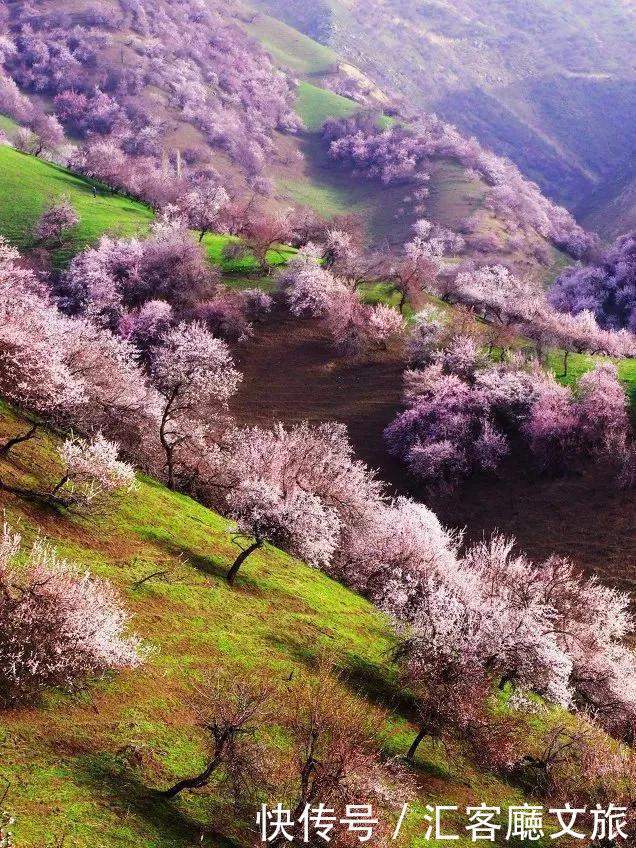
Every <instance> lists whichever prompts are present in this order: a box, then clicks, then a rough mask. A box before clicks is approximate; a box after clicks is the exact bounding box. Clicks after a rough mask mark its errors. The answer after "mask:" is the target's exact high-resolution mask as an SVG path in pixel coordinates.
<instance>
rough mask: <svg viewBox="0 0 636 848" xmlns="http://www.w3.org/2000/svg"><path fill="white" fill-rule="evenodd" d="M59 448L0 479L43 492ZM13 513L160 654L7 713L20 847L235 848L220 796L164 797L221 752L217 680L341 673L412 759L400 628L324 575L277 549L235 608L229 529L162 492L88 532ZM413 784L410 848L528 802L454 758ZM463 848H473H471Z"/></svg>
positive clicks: (443, 755)
mask: <svg viewBox="0 0 636 848" xmlns="http://www.w3.org/2000/svg"><path fill="white" fill-rule="evenodd" d="M1 416H2V417H1V418H0V438H4V437H6V436H7V435H9V434H13V433H15V432H16V431H17V430H20V429H22V427H23V426H24V425H23V423H22V422H20V420H19V419H18V418H17V417H16V416H15V415H14V414H13V413H12V412H11V411H10V410H9V409H8V408H6V407H4V406H3V407H2V408H1ZM55 445H56V442H55V439H54V438H53V437H51V436H46V435H44V436H40V438H39V439H38V440H37V441H36V442H31V443H27V444H24V445H22V446H20V448H19V449H17V450H16V452H15V453H14V454H13V456H12V458H11V461H5V460H3V461H2V462H0V466H1V467H0V473H1V474H2V476H3V478H4V479H5V480H9V481H20V483H21V484H22V485H32V484H34V483H35V484H36V483H37V481H38V479H39V478H40V476H41V475H43V474H46V473H48V472H49V471H50V470H51V468H52V467H54V466H55V459H54V453H55ZM1 504H2V507H3V509H4V510H5V511H6V512H5V514H6V518H7V520H8V521H10V522H11V523H12V524H13V525H18V526H19V529H20V531H21V533H22V535H23V537H24V538H25V540H30V539H32V538H33V537H34V536H35V534H37V533H43V534H45V535H46V536H47V537H49V538H50V539H51V540H52V542H54V543H55V544H56V545H57V547H58V549H59V551H60V553H61V554H62V555H64V556H67V557H69V558H71V559H73V560H74V561H75V562H77V563H78V564H79V565H80V566H81V567H89V568H90V569H91V570H92V571H93V572H94V573H95V574H97V575H99V576H100V577H103V578H108V579H110V580H112V581H113V582H114V584H115V585H116V587H117V589H118V590H119V592H120V593H121V595H122V596H123V599H124V602H125V604H126V606H127V608H129V609H130V610H131V611H132V613H133V614H134V622H133V624H134V628H135V630H136V631H137V632H138V633H139V634H141V635H142V636H143V638H144V639H145V641H146V643H147V644H148V645H149V646H150V647H151V648H152V649H154V650H153V652H152V653H151V655H150V657H149V659H148V661H147V663H146V665H145V666H144V667H143V668H142V669H141V670H140V671H137V672H134V673H127V674H124V675H121V676H118V677H116V678H114V679H110V680H106V681H103V682H101V683H99V684H95V685H90V686H88V687H87V689H86V690H85V691H83V692H80V693H77V694H76V695H75V696H68V695H63V694H60V693H51V694H50V695H48V696H47V697H46V698H45V699H44V702H43V704H41V705H40V706H38V707H34V708H28V709H19V710H17V709H16V710H12V711H5V712H4V713H3V716H2V729H3V733H2V739H1V741H0V753H1V762H0V779H2V781H3V783H6V785H7V786H8V791H7V793H6V795H5V796H4V797H3V805H4V807H5V808H7V809H10V810H11V812H12V813H13V814H14V815H15V816H16V818H17V821H16V825H15V828H14V831H15V835H16V844H18V845H20V846H24V848H36V846H40V845H42V844H44V843H45V841H47V840H51V839H54V840H56V841H57V840H62V839H63V840H64V841H65V842H67V843H68V844H71V845H73V846H74V848H89V846H94V845H95V844H96V843H98V844H99V845H102V846H104V848H111V846H113V848H114V846H130V848H133V846H135V848H137V846H140V845H143V846H145V848H186V846H191V845H193V844H194V843H195V842H196V844H201V845H204V846H221V845H227V844H228V841H227V840H228V839H230V840H231V838H232V827H231V825H230V826H229V829H228V830H225V829H224V828H225V825H222V824H221V823H220V820H219V817H218V815H217V813H218V810H219V806H218V805H219V799H218V797H217V796H216V795H215V794H214V792H212V793H190V794H187V795H184V796H183V797H182V798H180V799H179V800H178V801H176V802H166V801H164V800H161V799H160V798H158V797H157V795H156V794H155V793H154V790H155V789H157V788H162V787H164V786H165V785H167V784H169V783H170V782H171V781H172V780H173V779H174V777H175V776H181V775H182V774H183V773H184V772H186V773H189V772H190V771H191V770H192V769H196V768H198V767H199V766H200V765H201V764H202V763H203V757H204V755H205V752H206V751H207V746H208V740H207V737H206V733H205V730H204V728H203V727H202V726H201V724H200V718H201V717H200V715H199V713H198V711H197V710H198V705H199V704H200V703H201V700H202V698H203V696H204V694H205V690H206V681H208V680H209V679H213V678H214V676H215V675H217V674H219V673H225V674H229V675H231V676H233V677H238V678H240V677H246V678H249V677H250V676H251V675H253V674H254V673H255V672H256V670H259V671H260V670H262V671H263V672H265V673H266V674H268V675H269V677H270V678H271V680H272V681H274V682H280V683H284V681H288V680H290V679H291V678H294V679H296V678H307V677H309V678H311V677H313V676H315V675H316V674H317V663H318V662H319V660H320V658H321V656H324V655H328V656H330V657H331V658H332V660H333V662H334V663H335V668H336V669H339V670H340V671H341V672H342V673H343V675H344V679H343V684H342V685H343V687H344V688H346V689H348V690H349V691H351V692H352V693H353V694H354V696H355V698H357V699H358V700H359V701H360V702H361V703H363V704H364V705H365V708H366V709H367V710H368V711H369V713H370V714H371V715H373V716H375V717H376V719H377V727H378V739H379V740H380V744H381V745H382V747H383V751H384V754H385V755H386V756H392V755H394V754H397V753H402V752H403V751H404V750H405V747H406V746H407V744H408V743H409V742H410V741H411V739H412V736H413V727H412V725H411V723H410V721H409V719H410V717H411V712H410V710H411V708H410V706H409V700H408V698H404V697H402V696H400V693H399V689H398V687H397V684H396V669H395V666H394V665H393V664H392V663H391V662H390V660H389V659H388V655H389V652H390V649H391V647H392V645H393V635H392V633H391V629H390V627H389V625H388V622H387V621H386V620H385V619H384V617H383V616H381V615H379V614H378V613H377V612H376V611H375V610H374V609H373V608H372V607H370V606H369V604H368V603H366V602H365V601H363V600H362V599H361V598H360V597H358V596H356V595H354V594H352V593H351V592H348V591H347V590H345V589H344V588H343V587H342V586H340V585H339V584H337V583H334V582H333V581H331V580H329V579H328V578H326V577H325V576H324V575H322V574H321V573H319V572H317V571H315V570H312V569H310V568H308V567H306V566H305V565H303V564H301V563H299V562H297V561H295V560H292V559H291V558H290V557H288V556H286V555H284V554H282V553H281V552H280V551H278V550H275V549H273V548H269V547H268V548H266V549H265V550H263V551H262V552H260V553H258V554H257V555H255V556H254V557H253V558H252V559H251V560H250V562H249V563H248V564H246V566H245V568H244V570H243V571H242V572H241V575H240V576H239V578H238V581H237V584H236V587H235V589H233V590H231V589H230V588H229V587H228V586H227V584H226V583H225V580H224V579H223V575H224V573H225V571H226V569H227V566H228V564H229V563H230V562H231V560H232V558H233V556H234V555H235V551H236V549H235V548H234V546H233V545H232V543H231V538H230V533H229V532H228V531H229V525H228V522H226V521H225V520H223V519H222V518H220V517H219V516H218V515H215V514H214V513H212V512H210V511H208V510H206V509H204V508H203V507H201V506H200V505H198V504H196V503H195V502H193V501H191V500H190V499H189V498H186V497H183V496H180V495H177V494H174V493H172V492H169V491H167V490H166V489H164V488H163V487H162V486H160V485H159V484H157V483H156V482H154V481H152V480H150V479H146V478H142V479H140V480H139V485H138V489H137V490H136V491H135V492H134V493H131V494H129V495H127V496H125V497H123V498H122V499H121V500H119V501H118V502H117V504H116V505H115V507H114V509H113V510H111V511H110V512H108V513H107V514H102V515H99V516H97V517H93V518H90V519H81V518H78V517H73V516H69V515H62V514H58V513H49V512H46V511H43V510H40V509H38V508H36V507H33V506H30V505H28V504H27V503H25V502H24V501H20V500H17V499H15V498H13V497H8V496H3V497H2V498H1ZM157 572H158V573H157ZM153 574H154V575H155V576H154V577H152V578H151V579H148V580H146V582H143V583H142V582H140V581H142V580H143V579H144V578H148V577H149V576H150V575H153ZM558 718H559V715H558V711H556V712H555V715H554V719H555V720H556V719H558ZM494 720H495V721H496V718H495V719H494ZM548 721H552V716H551V715H548V714H546V717H545V718H542V719H541V720H539V719H534V720H533V727H534V730H533V731H532V732H535V731H536V730H539V729H540V727H541V726H542V725H544V723H545V722H548ZM278 744H284V739H283V738H279V741H278ZM415 774H416V778H417V790H416V797H415V798H414V800H413V805H412V813H411V816H410V818H409V820H408V821H407V824H406V827H405V829H404V831H403V837H402V840H401V844H403V845H410V844H415V842H416V841H417V840H416V836H417V835H421V828H422V816H423V814H424V812H425V810H424V809H423V805H424V804H425V803H457V804H459V805H460V806H461V807H463V806H465V805H466V804H469V803H479V802H481V801H482V800H483V799H484V798H489V799H490V798H492V799H493V800H494V799H496V802H497V803H499V804H501V805H502V806H503V805H506V804H509V803H521V802H522V801H523V797H522V795H521V793H519V792H518V791H515V790H514V789H513V788H511V787H510V786H508V785H506V784H504V783H502V782H500V781H499V780H497V778H495V777H494V776H493V775H491V774H486V773H483V772H480V771H479V770H478V769H477V768H476V767H475V766H474V765H473V764H472V763H471V762H470V761H469V760H468V759H466V757H465V754H464V752H463V751H462V750H461V749H459V748H457V747H456V746H454V745H448V746H446V747H444V748H442V747H441V746H439V745H432V744H428V743H424V744H423V745H422V747H421V749H420V753H419V754H418V758H417V761H416V772H415ZM398 813H399V810H396V816H397V814H398ZM234 844H236V842H235V843H234ZM458 844H459V845H462V846H463V845H468V844H470V842H469V839H468V836H466V837H464V838H462V840H461V841H460V842H459V843H458Z"/></svg>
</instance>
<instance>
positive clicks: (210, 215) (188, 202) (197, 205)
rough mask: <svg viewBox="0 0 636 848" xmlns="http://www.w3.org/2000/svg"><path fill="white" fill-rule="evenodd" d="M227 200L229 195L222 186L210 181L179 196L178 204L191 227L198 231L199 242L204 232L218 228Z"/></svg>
mask: <svg viewBox="0 0 636 848" xmlns="http://www.w3.org/2000/svg"><path fill="white" fill-rule="evenodd" d="M229 200H230V197H229V195H228V193H227V191H226V190H225V189H224V188H223V186H219V185H215V184H214V183H213V182H212V181H209V182H207V183H206V184H205V185H203V186H200V187H198V188H195V189H193V190H192V191H190V192H188V193H187V194H186V195H184V196H183V197H182V198H180V200H179V205H180V206H181V208H182V209H183V211H184V212H185V214H186V216H187V219H188V222H189V224H190V226H191V227H192V229H193V230H196V231H197V232H198V233H199V242H202V241H203V238H204V236H205V235H206V233H210V232H213V231H214V229H215V228H218V226H219V220H220V216H221V213H222V210H223V207H224V206H226V205H227V204H228V203H229Z"/></svg>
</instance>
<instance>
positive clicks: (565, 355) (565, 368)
mask: <svg viewBox="0 0 636 848" xmlns="http://www.w3.org/2000/svg"><path fill="white" fill-rule="evenodd" d="M569 356H570V351H569V350H566V351H565V352H564V353H563V376H564V377H567V376H568V358H569Z"/></svg>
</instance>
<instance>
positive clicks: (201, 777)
mask: <svg viewBox="0 0 636 848" xmlns="http://www.w3.org/2000/svg"><path fill="white" fill-rule="evenodd" d="M220 762H221V758H220V757H215V758H214V759H213V760H212V762H211V763H210V764H209V765H208V766H207V767H206V768H205V769H204V770H203V771H202V772H201V773H200V774H196V775H195V776H194V777H185V778H184V779H183V780H180V781H179V782H178V783H175V784H174V786H171V787H170V789H164V790H163V791H161V792H159V794H160V795H161V796H162V797H163V798H175V797H176V796H177V795H178V794H179V792H183V790H184V789H200V788H201V787H202V786H205V785H206V784H207V783H208V781H209V780H210V778H211V777H212V775H213V774H214V772H215V771H216V769H217V768H218V767H219V764H220Z"/></svg>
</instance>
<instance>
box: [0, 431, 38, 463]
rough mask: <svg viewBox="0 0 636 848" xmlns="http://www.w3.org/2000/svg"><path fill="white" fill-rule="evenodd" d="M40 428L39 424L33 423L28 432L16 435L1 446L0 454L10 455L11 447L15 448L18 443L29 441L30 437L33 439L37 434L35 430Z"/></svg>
mask: <svg viewBox="0 0 636 848" xmlns="http://www.w3.org/2000/svg"><path fill="white" fill-rule="evenodd" d="M37 429H38V425H37V424H33V426H32V427H31V429H30V430H28V431H27V432H26V433H23V434H22V435H21V436H14V437H13V438H12V439H9V441H8V442H5V443H4V444H3V445H2V447H0V456H8V454H9V451H10V450H11V448H14V447H15V446H16V445H20V444H22V442H28V441H29V439H32V438H33V436H35V431H36V430H37Z"/></svg>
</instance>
